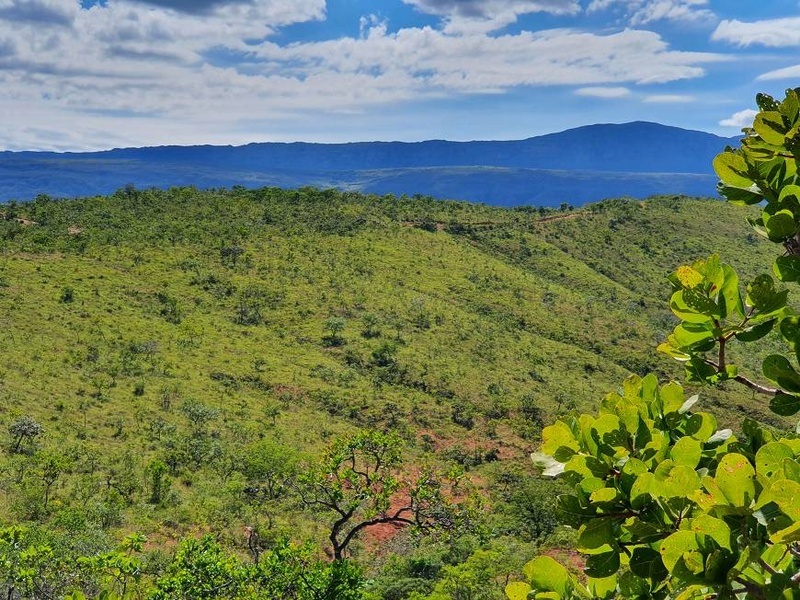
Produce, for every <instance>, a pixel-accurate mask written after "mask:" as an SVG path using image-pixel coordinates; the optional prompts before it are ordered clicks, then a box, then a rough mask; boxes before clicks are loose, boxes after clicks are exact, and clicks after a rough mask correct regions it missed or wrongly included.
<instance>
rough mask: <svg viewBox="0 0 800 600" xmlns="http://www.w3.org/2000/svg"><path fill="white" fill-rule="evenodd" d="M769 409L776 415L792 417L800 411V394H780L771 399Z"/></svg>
mask: <svg viewBox="0 0 800 600" xmlns="http://www.w3.org/2000/svg"><path fill="white" fill-rule="evenodd" d="M769 409H770V410H771V411H772V412H774V413H775V414H776V415H780V416H782V417H791V416H792V415H796V414H797V413H798V411H800V396H792V395H790V394H778V395H777V396H773V397H772V398H771V399H770V401H769Z"/></svg>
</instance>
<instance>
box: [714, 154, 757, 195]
mask: <svg viewBox="0 0 800 600" xmlns="http://www.w3.org/2000/svg"><path fill="white" fill-rule="evenodd" d="M713 165H714V171H715V172H716V173H717V176H718V177H719V178H720V179H721V180H722V183H724V184H725V185H728V186H731V187H736V188H745V189H747V188H749V187H750V186H752V185H753V180H752V179H750V177H749V176H748V175H747V163H746V162H745V160H744V158H743V157H742V156H741V155H740V154H737V153H735V152H723V153H721V154H717V156H716V157H714V161H713Z"/></svg>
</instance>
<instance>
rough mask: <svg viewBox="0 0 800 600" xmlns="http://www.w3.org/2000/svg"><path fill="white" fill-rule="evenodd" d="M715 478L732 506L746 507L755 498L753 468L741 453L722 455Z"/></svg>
mask: <svg viewBox="0 0 800 600" xmlns="http://www.w3.org/2000/svg"><path fill="white" fill-rule="evenodd" d="M715 480H716V483H717V485H718V486H719V489H720V490H721V491H722V493H723V494H725V497H726V498H727V499H728V502H730V504H731V505H732V506H736V507H748V506H750V503H751V502H753V500H755V497H756V481H755V469H753V466H752V465H751V464H750V462H749V461H748V460H747V458H746V457H744V456H742V455H741V454H736V453H731V454H726V455H725V456H723V457H722V460H720V462H719V465H718V466H717V473H716V477H715Z"/></svg>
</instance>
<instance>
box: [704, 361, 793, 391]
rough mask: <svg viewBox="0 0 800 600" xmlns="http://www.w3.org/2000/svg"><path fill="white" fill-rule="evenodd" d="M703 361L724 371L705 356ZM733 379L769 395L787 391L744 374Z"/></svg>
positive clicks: (719, 371) (732, 378)
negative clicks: (758, 381)
mask: <svg viewBox="0 0 800 600" xmlns="http://www.w3.org/2000/svg"><path fill="white" fill-rule="evenodd" d="M703 362H705V363H706V364H707V365H711V366H712V367H714V368H715V369H716V370H717V372H718V373H722V372H723V369H722V368H721V367H720V366H719V365H718V364H717V363H715V362H714V361H713V360H709V359H707V358H704V359H703ZM731 380H732V381H738V382H739V383H741V384H742V385H743V386H745V387H748V388H750V389H751V390H753V391H755V392H758V393H759V394H766V395H767V396H777V395H778V394H783V393H785V392H784V391H783V390H782V389H781V388H772V387H767V386H765V385H761V384H760V383H756V382H755V381H752V380H751V379H748V378H747V377H745V376H744V375H737V376H736V377H731Z"/></svg>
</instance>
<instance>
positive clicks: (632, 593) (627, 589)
mask: <svg viewBox="0 0 800 600" xmlns="http://www.w3.org/2000/svg"><path fill="white" fill-rule="evenodd" d="M619 591H620V594H622V597H623V598H637V597H641V596H649V595H650V585H649V584H648V583H647V580H646V579H644V578H642V577H639V576H638V575H634V574H633V573H632V572H631V571H627V572H625V573H624V574H623V575H622V577H620V578H619Z"/></svg>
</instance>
